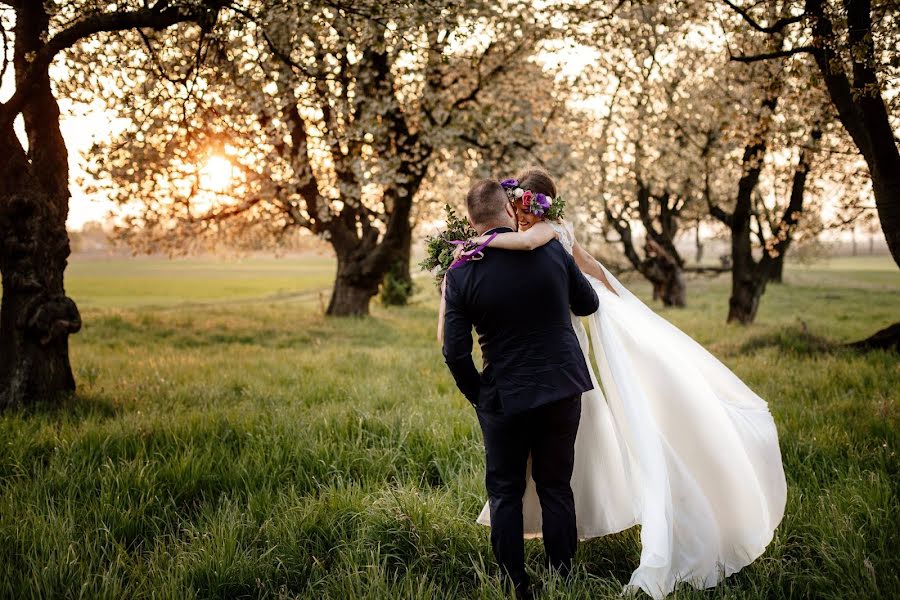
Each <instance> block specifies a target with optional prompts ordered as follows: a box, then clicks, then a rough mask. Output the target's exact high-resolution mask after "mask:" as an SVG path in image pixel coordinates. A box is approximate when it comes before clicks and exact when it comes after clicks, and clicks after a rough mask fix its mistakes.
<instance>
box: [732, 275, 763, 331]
mask: <svg viewBox="0 0 900 600" xmlns="http://www.w3.org/2000/svg"><path fill="white" fill-rule="evenodd" d="M765 289H766V286H765V283H764V282H763V283H761V282H760V281H758V280H756V279H755V278H754V277H743V278H741V279H739V280H738V281H737V282H733V283H732V287H731V297H730V298H729V299H728V322H729V323H740V324H741V325H749V324H750V323H752V322H753V321H754V320H755V319H756V311H757V310H758V309H759V300H760V298H762V295H763V292H764V291H765Z"/></svg>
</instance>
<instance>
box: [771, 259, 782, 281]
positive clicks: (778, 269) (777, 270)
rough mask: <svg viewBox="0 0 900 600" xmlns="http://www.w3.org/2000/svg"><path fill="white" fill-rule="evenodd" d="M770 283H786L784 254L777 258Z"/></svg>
mask: <svg viewBox="0 0 900 600" xmlns="http://www.w3.org/2000/svg"><path fill="white" fill-rule="evenodd" d="M769 281H771V282H772V283H784V254H779V255H778V256H777V257H775V259H774V264H773V265H772V275H771V277H770V278H769Z"/></svg>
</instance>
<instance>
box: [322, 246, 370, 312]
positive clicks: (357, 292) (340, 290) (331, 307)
mask: <svg viewBox="0 0 900 600" xmlns="http://www.w3.org/2000/svg"><path fill="white" fill-rule="evenodd" d="M362 263H363V261H361V260H354V259H353V257H352V256H344V257H340V256H339V257H338V272H337V276H336V277H335V280H334V288H333V289H332V291H331V300H330V301H329V302H328V309H327V310H326V312H325V314H327V315H329V316H334V317H365V316H367V315H368V314H369V304H370V302H371V300H372V298H373V297H374V296H375V294H377V293H378V283H379V281H381V277H379V276H377V274H373V273H369V274H366V273H365V272H364V269H363V264H362Z"/></svg>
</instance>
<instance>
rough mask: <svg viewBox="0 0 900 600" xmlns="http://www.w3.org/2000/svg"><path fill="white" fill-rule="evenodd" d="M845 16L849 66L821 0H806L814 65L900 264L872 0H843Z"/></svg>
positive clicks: (898, 166)
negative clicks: (861, 164)
mask: <svg viewBox="0 0 900 600" xmlns="http://www.w3.org/2000/svg"><path fill="white" fill-rule="evenodd" d="M843 4H844V9H845V11H846V16H847V23H846V25H847V46H848V49H849V55H850V62H851V63H852V65H851V68H850V70H849V76H848V71H847V69H846V67H844V64H845V60H844V59H843V58H842V57H841V56H839V55H838V54H837V53H836V51H835V49H834V48H835V47H837V46H838V45H839V44H841V43H843V42H842V40H841V37H842V36H841V35H840V32H835V30H834V24H833V23H832V21H831V18H830V17H829V15H828V14H827V11H826V9H825V6H826V5H825V2H824V0H806V3H805V5H806V12H807V14H809V15H811V16H812V17H813V37H814V39H816V40H817V41H816V51H815V52H813V57H814V58H815V61H816V64H817V65H818V67H819V71H820V72H821V74H822V78H823V80H824V82H825V88H826V90H827V91H828V95H829V97H830V98H831V102H832V104H833V105H834V107H835V108H836V109H837V114H838V119H839V120H840V121H841V124H842V125H843V126H844V129H845V130H846V131H847V133H848V134H850V137H851V139H853V143H854V144H855V145H856V147H857V149H859V152H860V154H862V156H863V158H864V159H865V161H866V165H867V166H868V168H869V175H870V176H871V177H872V192H873V195H874V196H875V207H876V209H877V210H878V219H879V221H880V222H881V229H882V231H883V232H884V239H885V240H886V241H887V245H888V249H889V250H890V252H891V256H892V257H893V259H894V262H895V263H897V265H898V266H900V151H898V149H897V142H896V139H895V137H894V130H893V128H892V127H891V122H890V117H889V115H888V109H887V106H886V105H885V102H884V98H883V96H882V93H883V92H882V91H883V90H885V87H884V85H883V83H882V82H880V81H879V80H878V75H877V73H876V71H875V68H874V65H875V63H876V61H875V43H874V39H873V35H872V13H871V11H872V4H871V1H870V0H854V1H850V0H844V2H843Z"/></svg>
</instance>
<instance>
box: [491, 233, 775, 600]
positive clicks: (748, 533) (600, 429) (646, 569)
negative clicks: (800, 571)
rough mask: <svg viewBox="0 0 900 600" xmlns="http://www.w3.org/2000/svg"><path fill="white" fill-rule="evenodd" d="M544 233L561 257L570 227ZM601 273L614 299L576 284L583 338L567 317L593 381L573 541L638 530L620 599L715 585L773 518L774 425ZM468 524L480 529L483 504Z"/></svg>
mask: <svg viewBox="0 0 900 600" xmlns="http://www.w3.org/2000/svg"><path fill="white" fill-rule="evenodd" d="M551 225H553V226H554V229H555V230H556V231H557V235H558V237H559V240H560V242H561V243H562V244H563V246H565V248H566V250H568V251H569V252H572V248H573V245H574V235H573V232H572V228H571V226H570V225H568V224H555V223H551ZM601 266H602V265H601ZM603 271H604V273H606V277H607V278H608V279H609V281H610V283H611V284H612V286H613V287H614V288H615V289H616V291H617V292H618V294H619V296H616V295H615V294H613V293H611V292H610V291H609V290H607V289H606V287H605V286H604V285H603V284H602V283H600V282H599V281H597V280H596V279H594V278H592V277H588V280H589V281H590V282H591V284H592V285H593V287H594V289H595V290H596V292H597V295H598V297H599V299H600V307H599V309H598V310H597V312H595V313H594V314H592V315H590V316H589V317H587V319H588V323H589V330H590V336H588V334H587V332H586V330H585V328H584V325H583V324H582V320H581V318H579V317H575V316H574V315H573V319H572V324H573V326H574V328H575V331H576V333H577V334H578V336H579V339H580V341H581V347H582V350H583V351H584V353H585V358H586V359H587V361H588V365H589V366H590V364H591V363H590V352H591V349H592V350H593V355H594V358H595V359H596V363H597V367H598V370H599V379H600V381H601V382H602V391H601V389H600V386H598V385H597V381H596V378H595V379H594V384H595V389H593V390H591V391H590V392H588V393H586V394H584V395H583V396H582V412H581V423H580V425H579V429H578V436H577V438H576V441H575V467H574V473H573V475H572V491H573V493H574V496H575V513H576V521H577V527H578V535H579V538H581V539H587V538H592V537H598V536H602V535H606V534H610V533H615V532H617V531H621V530H623V529H626V528H628V527H631V526H632V525H635V524H640V525H641V560H640V565H639V566H638V568H637V570H635V571H634V573H633V574H632V576H631V580H630V581H629V583H628V585H626V586H625V591H634V590H636V589H638V588H639V589H641V590H643V591H644V592H646V593H647V594H649V595H650V596H652V597H653V598H657V599H658V598H663V597H664V596H666V595H667V594H668V593H670V592H672V591H673V589H674V588H675V584H676V583H677V582H679V581H686V582H689V583H690V584H692V585H693V586H695V587H697V588H700V589H702V588H708V587H712V586H715V585H716V584H718V583H719V582H720V581H721V580H722V579H723V578H724V577H727V576H729V575H731V574H732V573H735V572H737V571H739V570H740V569H741V568H743V567H745V566H746V565H748V564H750V563H751V562H753V560H755V559H756V558H757V557H759V556H760V555H761V554H762V553H763V551H764V550H765V548H766V546H767V545H768V544H769V542H770V541H771V540H772V536H773V534H774V531H775V528H776V527H777V526H778V523H779V522H780V521H781V518H782V516H783V514H784V506H785V500H786V483H785V478H784V469H783V467H782V464H781V451H780V449H779V446H778V433H777V431H776V429H775V423H774V421H773V419H772V415H771V414H770V413H769V410H768V406H767V404H766V402H765V401H764V400H763V399H762V398H760V397H759V396H757V395H756V394H755V393H753V391H751V390H750V389H749V388H748V387H747V386H746V385H745V384H744V383H743V382H742V381H741V380H740V379H738V378H737V376H735V375H734V374H733V373H732V372H731V371H730V370H729V369H728V368H727V367H726V366H725V365H723V364H722V363H721V362H719V360H717V359H716V358H715V357H714V356H713V355H711V354H710V353H709V352H707V351H706V350H705V349H704V348H703V347H702V346H701V345H700V344H698V343H697V342H696V341H694V340H693V339H692V338H690V337H689V336H688V335H686V334H685V333H683V332H682V331H681V330H679V329H678V328H677V327H675V326H674V325H672V324H671V323H669V322H668V321H666V320H665V319H663V318H662V317H660V316H659V315H657V314H656V313H655V312H653V310H651V309H650V308H648V307H647V306H646V305H645V304H644V303H643V302H641V301H640V300H639V299H638V298H637V297H635V296H634V295H633V294H632V293H631V292H629V291H628V290H627V289H626V288H625V287H624V286H623V285H622V284H621V283H620V282H619V281H618V280H617V279H616V278H615V277H613V275H612V274H611V273H610V272H609V271H607V270H606V268H603ZM588 338H590V340H589V339H588ZM589 341H590V344H589ZM592 377H593V375H592ZM604 394H605V396H604ZM530 469H531V462H530V460H529V472H528V484H527V488H526V491H525V496H524V498H523V516H524V525H525V535H526V537H539V536H540V535H541V509H540V503H539V501H538V497H537V493H536V490H535V486H534V481H533V480H532V478H531V471H530ZM478 522H479V523H482V524H484V525H490V511H489V508H488V505H487V504H485V506H484V509H483V510H482V511H481V515H480V516H479V517H478Z"/></svg>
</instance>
